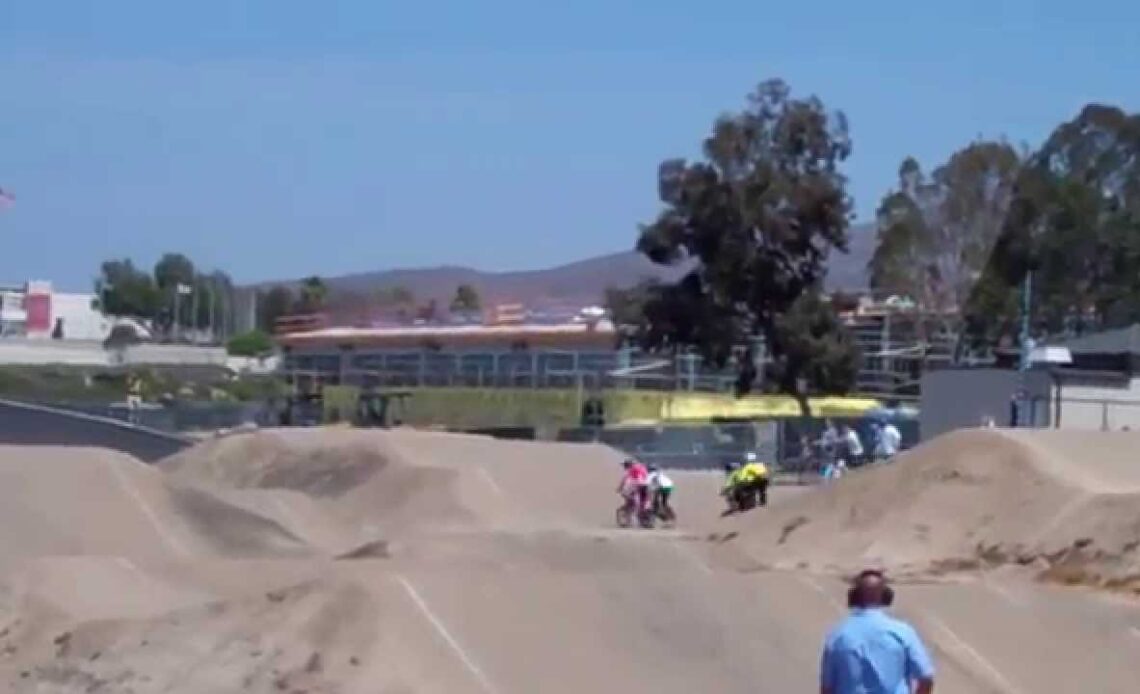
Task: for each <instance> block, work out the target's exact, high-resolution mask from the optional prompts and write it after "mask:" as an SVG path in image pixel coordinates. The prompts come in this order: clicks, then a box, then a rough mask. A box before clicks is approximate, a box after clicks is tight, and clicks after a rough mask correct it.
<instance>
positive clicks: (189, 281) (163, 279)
mask: <svg viewBox="0 0 1140 694" xmlns="http://www.w3.org/2000/svg"><path fill="white" fill-rule="evenodd" d="M197 276H198V273H197V271H196V270H195V269H194V263H193V261H191V260H190V259H189V258H187V257H186V256H184V255H182V254H181V253H166V254H165V255H163V256H162V258H160V259H159V261H158V262H157V263H155V265H154V281H155V283H156V284H157V285H158V288H159V289H161V290H163V291H173V290H174V289H175V288H177V286H178V285H180V284H184V285H186V286H193V284H194V280H195V279H196V278H197Z"/></svg>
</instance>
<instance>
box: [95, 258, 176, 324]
mask: <svg viewBox="0 0 1140 694" xmlns="http://www.w3.org/2000/svg"><path fill="white" fill-rule="evenodd" d="M95 296H96V298H95V301H96V303H97V305H98V306H99V308H100V309H101V310H102V311H103V312H104V313H106V314H108V315H112V316H130V317H133V318H142V319H148V320H150V319H154V318H155V317H156V316H157V315H158V312H159V309H160V308H161V306H162V299H161V294H160V293H159V290H158V287H156V286H155V283H154V280H153V279H152V278H151V276H150V275H148V274H147V273H146V272H143V271H142V270H139V269H138V268H136V267H135V265H134V263H132V262H131V261H130V260H129V259H126V258H124V259H122V260H108V261H106V262H104V263H103V264H102V266H101V267H100V270H99V279H97V280H96V281H95Z"/></svg>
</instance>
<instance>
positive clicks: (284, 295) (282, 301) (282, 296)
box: [257, 285, 297, 333]
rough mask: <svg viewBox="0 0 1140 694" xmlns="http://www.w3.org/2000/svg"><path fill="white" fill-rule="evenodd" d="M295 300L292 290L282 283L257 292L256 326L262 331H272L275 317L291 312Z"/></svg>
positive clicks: (275, 320)
mask: <svg viewBox="0 0 1140 694" xmlns="http://www.w3.org/2000/svg"><path fill="white" fill-rule="evenodd" d="M296 301H297V299H296V297H295V296H294V295H293V291H292V290H291V289H289V287H286V286H284V285H277V286H275V287H272V288H270V289H269V290H268V291H264V292H258V295H257V323H258V327H260V328H261V330H262V331H263V332H266V333H272V332H273V329H274V327H275V326H276V324H277V319H278V318H281V317H282V316H287V315H289V314H290V313H292V312H293V306H294V305H295V304H296Z"/></svg>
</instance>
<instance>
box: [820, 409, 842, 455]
mask: <svg viewBox="0 0 1140 694" xmlns="http://www.w3.org/2000/svg"><path fill="white" fill-rule="evenodd" d="M819 448H820V451H821V452H822V453H823V457H824V458H825V459H826V460H827V461H828V462H831V461H834V460H835V458H836V457H838V456H839V432H838V431H836V430H835V422H833V421H831V420H830V419H828V420H824V425H823V433H821V434H820V435H819Z"/></svg>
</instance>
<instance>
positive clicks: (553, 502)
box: [0, 431, 1140, 694]
mask: <svg viewBox="0 0 1140 694" xmlns="http://www.w3.org/2000/svg"><path fill="white" fill-rule="evenodd" d="M1135 441H1136V442H1140V437H1137V438H1136V439H1135ZM1122 445H1126V446H1131V445H1132V441H1131V440H1130V441H1128V442H1124V444H1122ZM1123 457H1124V456H1117V458H1123ZM0 460H2V461H4V462H3V464H2V465H0V476H3V480H0V481H2V482H5V483H6V484H5V486H4V487H3V489H5V490H6V491H5V498H3V499H0V502H3V503H2V504H0V508H6V509H7V510H4V511H2V513H3V516H2V517H0V520H2V521H3V525H4V527H5V528H6V529H5V531H4V532H5V537H6V546H7V547H10V548H11V549H10V550H4V551H2V552H0V559H2V562H3V570H4V577H3V591H2V592H0V610H2V611H0V619H2V620H3V622H2V624H3V625H4V626H6V627H7V628H2V627H0V683H2V684H3V686H5V687H7V689H8V690H10V691H37V692H79V691H93V690H99V691H116V692H160V691H162V692H230V691H238V692H240V691H250V692H280V691H285V692H308V693H314V692H362V693H363V692H368V693H372V692H390V693H397V692H399V693H405V692H441V693H442V692H448V693H454V692H495V693H501V694H513V693H526V694H530V693H533V692H544V693H546V692H551V693H559V692H575V693H577V692H582V691H599V692H602V691H605V692H609V691H627V692H678V693H680V692H692V691H715V692H757V691H761V692H793V691H813V690H814V689H815V688H816V686H817V684H816V668H817V654H818V648H819V643H820V640H821V639H822V637H823V634H824V633H825V630H826V629H827V627H828V626H829V624H831V623H832V622H834V621H835V620H836V619H837V618H839V617H840V616H841V615H842V613H843V609H842V606H841V604H840V600H841V597H842V594H843V586H842V584H841V583H840V581H839V579H838V578H837V577H835V576H832V575H829V572H827V571H826V570H824V569H823V568H821V567H815V568H813V570H812V571H810V572H809V571H804V570H798V571H797V570H764V569H761V568H760V567H762V566H764V565H765V562H764V561H763V560H764V559H765V557H760V559H759V560H757V561H756V562H753V563H752V564H748V563H747V562H741V561H740V557H741V555H744V554H748V553H751V552H764V551H767V549H770V548H767V547H766V545H765V544H764V542H762V539H763V538H762V533H761V532H760V530H759V528H760V526H761V525H762V524H765V523H774V522H778V519H782V518H785V517H786V516H788V515H789V514H790V515H793V516H794V515H795V514H800V513H803V512H805V511H804V510H805V509H809V510H812V509H817V508H820V509H823V510H822V511H818V512H817V513H818V515H819V516H821V517H820V518H816V519H814V521H815V522H817V524H818V525H820V526H824V525H825V523H824V520H825V519H823V518H822V516H823V515H825V512H826V510H827V509H829V508H833V507H834V508H837V505H836V504H835V503H833V502H831V501H828V502H827V503H824V504H822V505H820V506H816V505H813V504H816V503H817V502H816V501H813V499H816V495H818V494H820V493H826V494H839V493H840V492H838V491H835V490H831V491H828V492H807V493H802V494H799V495H798V496H796V493H795V492H790V491H788V490H777V491H776V495H778V496H782V497H784V498H778V499H777V500H776V502H775V503H774V505H773V507H772V508H770V509H765V510H762V511H758V512H756V513H755V514H753V515H752V516H751V517H750V518H747V519H740V520H735V521H731V520H729V521H726V520H722V519H720V518H718V515H717V514H718V511H719V500H718V499H717V498H716V495H715V490H716V487H717V485H718V483H719V480H718V478H717V477H716V476H714V475H703V474H684V475H677V476H676V477H677V482H678V485H679V491H678V500H677V501H678V503H677V506H678V510H679V513H680V516H681V519H682V522H681V527H680V528H679V529H677V530H669V531H654V532H644V531H621V530H617V529H615V528H613V527H612V525H613V524H612V517H613V510H614V506H615V505H616V501H617V497H616V496H615V495H614V494H613V486H614V485H615V484H616V474H617V462H618V460H620V458H618V457H617V456H616V455H615V454H614V453H612V452H611V451H608V450H606V449H602V448H595V447H583V446H558V445H542V444H529V443H504V442H495V441H490V440H486V439H477V438H467V437H457V436H451V435H444V434H422V433H415V432H393V433H388V434H381V433H365V432H322V433H318V432H302V431H297V432H292V431H291V432H283V433H280V434H268V435H267V434H261V435H258V437H257V438H256V439H252V438H247V439H245V440H238V439H234V440H229V441H223V442H215V443H213V444H207V446H206V447H201V448H199V449H196V450H195V451H193V452H191V453H188V454H185V455H184V456H182V457H181V459H179V460H174V461H171V462H170V463H168V464H164V465H163V466H162V467H163V469H164V472H163V473H159V472H158V471H155V470H151V469H148V468H144V467H142V466H141V465H139V464H137V463H134V462H133V461H130V460H129V459H125V458H121V457H115V456H110V454H102V453H95V452H90V451H75V450H72V451H50V449H49V450H48V451H45V450H44V449H7V450H5V451H3V455H2V456H0ZM901 464H902V463H901V462H900V465H901ZM33 465H35V466H36V469H38V470H43V469H44V467H43V466H47V465H55V466H56V467H55V468H52V469H50V470H49V472H48V473H43V472H37V473H34V474H30V476H29V474H28V473H27V472H26V471H27V469H28V468H30V467H32V466H33ZM64 466H67V467H66V468H65V467H64ZM1118 467H1119V466H1118ZM75 469H79V470H82V471H86V472H82V473H81V474H79V475H78V476H75V475H74V474H73V472H74V470H75ZM915 469H918V467H917V466H916V467H915ZM1113 469H1117V468H1113ZM100 470H101V471H102V474H100V472H99V471H100ZM65 471H66V472H65ZM873 472H876V473H878V472H879V471H873ZM890 472H893V471H887V472H886V473H884V474H887V473H890ZM124 480H125V481H124ZM849 483H850V489H851V490H857V489H859V485H860V484H863V483H860V482H859V481H858V480H855V479H854V478H853V479H852V480H850V481H849ZM845 484H846V483H845ZM187 485H194V489H196V490H197V491H190V492H187V491H186V490H187V489H188V486H187ZM53 489H70V490H71V491H70V492H69V495H68V494H64V493H62V492H61V493H58V494H53V493H49V492H50V490H53ZM13 490H14V491H13ZM37 490H38V491H37ZM393 490H397V491H398V492H399V493H398V494H394V493H393ZM188 495H189V496H188ZM61 496H62V497H63V500H62V501H58V499H59V498H60V497H61ZM793 496H794V497H795V498H793ZM820 498H822V497H820ZM21 499H24V500H26V501H27V503H23V502H20V503H17V501H19V500H21ZM188 499H189V500H188ZM813 512H815V511H813ZM60 514H62V515H60ZM104 514H107V515H105V516H104ZM104 517H105V519H106V522H107V523H110V524H111V525H110V526H104V525H103V523H104V520H103V519H104ZM46 519H55V520H52V521H51V522H48V520H46ZM930 521H931V523H932V524H937V523H938V522H943V523H946V522H950V523H952V522H953V519H938V518H932V519H930ZM21 524H22V525H21ZM17 527H23V528H26V531H25V532H24V533H22V534H21V532H20V531H18V530H17ZM235 528H236V529H235ZM805 529H806V528H805ZM727 531H735V532H736V533H738V535H737V536H735V537H731V538H730V539H727V540H726V539H723V538H724V533H725V532H727ZM714 533H715V534H716V539H715V540H710V535H712V534H714ZM804 537H805V538H808V539H810V535H809V534H806V533H805V535H804ZM805 541H806V540H805ZM792 544H794V542H793V543H792ZM353 550H355V552H353ZM801 550H802V548H797V547H789V548H788V549H787V552H788V553H789V555H794V554H795V553H796V552H797V551H801ZM781 551H783V550H781ZM346 553H352V554H353V556H355V557H357V558H354V559H340V560H336V559H333V557H334V556H340V555H344V554H346ZM1022 574H1023V571H1022V570H1014V569H995V570H991V571H987V572H985V573H984V574H983V573H979V572H968V573H955V574H950V575H944V576H940V577H938V582H934V581H933V579H931V580H922V581H919V582H918V583H916V584H903V585H900V586H899V600H898V608H899V611H900V612H901V613H902V614H903V615H905V616H907V617H909V618H911V619H913V620H914V621H915V623H916V624H917V625H918V627H919V628H920V631H921V632H922V634H923V635H924V637H925V638H926V639H927V641H928V643H929V644H930V645H931V646H932V648H933V649H934V654H935V657H936V661H937V665H938V666H939V689H940V690H941V691H947V692H1009V693H1020V692H1025V693H1028V692H1105V693H1108V692H1132V691H1135V685H1136V682H1137V681H1140V665H1137V664H1136V663H1138V662H1140V603H1136V602H1133V601H1131V599H1126V598H1123V597H1119V596H1112V595H1107V594H1102V593H1092V592H1088V591H1084V590H1080V589H1072V588H1061V587H1057V586H1052V585H1046V584H1041V583H1036V582H1031V581H1029V580H1027V579H1026V578H1025V577H1024V576H1023V575H1022ZM92 688H95V689H92Z"/></svg>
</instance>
